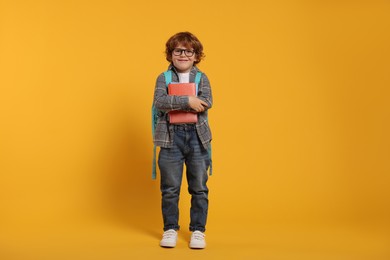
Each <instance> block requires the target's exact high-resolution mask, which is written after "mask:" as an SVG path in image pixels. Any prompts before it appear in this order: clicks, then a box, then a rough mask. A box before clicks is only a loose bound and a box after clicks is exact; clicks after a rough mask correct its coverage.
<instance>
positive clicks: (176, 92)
mask: <svg viewBox="0 0 390 260" xmlns="http://www.w3.org/2000/svg"><path fill="white" fill-rule="evenodd" d="M168 95H171V96H194V95H196V85H195V83H170V84H168ZM168 114H169V122H170V123H171V124H187V123H196V122H198V114H197V113H196V112H189V111H181V110H175V111H170V112H169V113H168Z"/></svg>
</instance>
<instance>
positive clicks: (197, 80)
mask: <svg viewBox="0 0 390 260" xmlns="http://www.w3.org/2000/svg"><path fill="white" fill-rule="evenodd" d="M164 76H165V86H166V87H167V88H168V85H169V84H170V83H171V82H172V71H171V70H167V71H165V72H164ZM201 77H202V72H199V71H198V72H197V73H196V76H195V85H196V93H198V86H199V83H200V79H201ZM159 112H160V111H159V110H158V109H157V108H156V107H155V106H154V104H153V105H152V136H153V138H154V133H155V131H156V126H157V119H158V114H159ZM156 150H157V147H156V145H155V144H154V145H153V165H152V179H156ZM209 156H210V158H211V148H210V149H209ZM210 174H211V165H210Z"/></svg>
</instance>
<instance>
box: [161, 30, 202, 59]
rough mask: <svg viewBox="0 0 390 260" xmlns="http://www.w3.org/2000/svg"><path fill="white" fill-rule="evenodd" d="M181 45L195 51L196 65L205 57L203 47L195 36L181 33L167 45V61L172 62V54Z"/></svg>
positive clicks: (174, 36) (173, 37) (170, 39)
mask: <svg viewBox="0 0 390 260" xmlns="http://www.w3.org/2000/svg"><path fill="white" fill-rule="evenodd" d="M179 44H182V45H184V46H185V47H186V48H192V49H194V52H195V58H196V61H195V62H194V64H198V63H199V62H200V61H201V60H202V59H203V58H204V57H205V55H204V53H203V45H202V43H201V42H200V41H199V40H198V38H197V37H196V36H195V35H193V34H192V33H190V32H179V33H176V34H175V35H173V36H172V37H171V38H169V40H168V41H167V43H166V44H165V54H166V59H167V61H169V62H172V52H173V50H174V49H175V48H176V47H177V46H178V45H179Z"/></svg>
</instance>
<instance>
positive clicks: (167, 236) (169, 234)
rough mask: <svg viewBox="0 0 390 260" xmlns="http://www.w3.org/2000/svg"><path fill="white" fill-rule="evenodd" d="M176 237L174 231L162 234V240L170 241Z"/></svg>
mask: <svg viewBox="0 0 390 260" xmlns="http://www.w3.org/2000/svg"><path fill="white" fill-rule="evenodd" d="M175 236H176V232H175V231H174V230H168V231H165V232H164V234H163V239H170V238H174V237H175Z"/></svg>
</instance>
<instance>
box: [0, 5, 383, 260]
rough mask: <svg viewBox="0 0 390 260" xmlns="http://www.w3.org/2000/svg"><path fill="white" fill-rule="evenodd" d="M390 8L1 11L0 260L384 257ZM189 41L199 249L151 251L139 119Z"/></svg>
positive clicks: (154, 211)
mask: <svg viewBox="0 0 390 260" xmlns="http://www.w3.org/2000/svg"><path fill="white" fill-rule="evenodd" d="M389 12H390V3H389V2H388V1H255V0H243V1H206V0H198V1H196V2H188V3H187V2H166V1H150V0H149V1H140V2H135V1H119V0H114V1H86V0H80V1H44V0H40V1H1V2H0V91H1V92H0V230H1V232H0V257H1V259H4V260H8V259H72V260H73V259H155V258H157V257H159V258H165V257H167V258H170V259H172V258H173V259H175V258H179V257H180V258H182V257H186V258H187V259H192V258H193V259H195V258H199V257H201V258H203V259H206V258H210V259H211V258H212V259H215V258H216V257H221V258H222V257H223V258H224V259H255V258H257V259H260V258H261V257H262V258H264V259H295V258H296V259H370V260H371V259H375V260H377V259H389V258H390V252H389V249H388V248H389V242H390V238H389V234H390V233H389V231H390V226H389V219H390V210H389V209H390V205H389V204H390V203H389V202H390V191H389V181H390V175H389V173H390V164H389V156H390V148H389V147H390V138H389V132H390V126H389V116H390V105H389V97H390V95H389V94H390V91H389V86H390V77H389V70H390V63H389V60H390V51H389V46H390V37H389V29H390V18H389ZM186 30H188V31H191V32H193V33H194V34H195V35H197V36H198V37H199V39H200V40H201V41H202V43H203V44H204V47H205V53H206V59H205V60H204V61H203V62H202V63H200V68H201V69H202V70H203V71H205V72H206V73H207V75H208V76H209V78H210V80H211V84H212V88H213V95H214V107H213V109H212V110H211V111H210V124H211V127H212V131H213V137H214V140H213V163H214V175H213V176H212V177H211V178H210V181H209V187H210V210H209V221H208V226H207V229H208V230H207V242H208V248H207V249H206V250H203V251H193V250H190V249H188V247H187V241H188V238H189V235H190V233H189V232H188V230H187V227H188V223H189V196H188V194H187V192H186V191H187V189H186V184H185V183H183V184H184V185H183V188H182V197H181V205H180V208H181V219H180V224H181V226H182V231H181V232H180V234H179V243H178V246H177V248H175V249H173V250H164V249H161V248H159V246H158V242H159V239H160V236H161V233H162V220H161V213H160V192H159V180H157V181H153V180H151V160H152V136H151V125H150V108H151V102H152V96H153V90H154V83H155V80H156V77H157V76H158V74H159V73H161V72H162V71H164V70H165V69H166V67H167V66H168V64H167V62H166V61H165V57H164V54H163V52H164V44H165V42H166V40H167V39H168V38H169V37H170V36H171V35H173V34H174V33H176V32H179V31H186Z"/></svg>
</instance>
